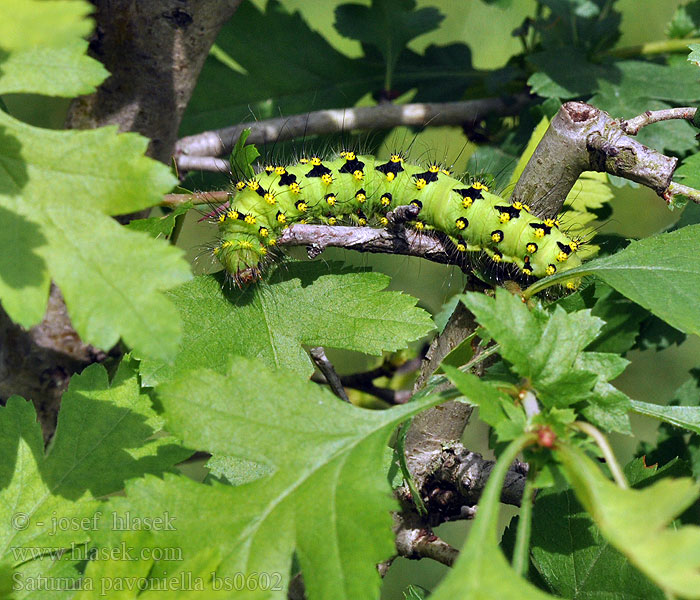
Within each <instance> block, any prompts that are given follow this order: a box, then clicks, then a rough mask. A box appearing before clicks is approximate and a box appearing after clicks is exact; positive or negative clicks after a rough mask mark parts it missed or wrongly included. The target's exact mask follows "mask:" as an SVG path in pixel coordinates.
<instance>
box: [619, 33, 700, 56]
mask: <svg viewBox="0 0 700 600" xmlns="http://www.w3.org/2000/svg"><path fill="white" fill-rule="evenodd" d="M688 44H700V38H688V39H680V40H657V41H655V42H647V43H646V44H637V45H635V46H625V47H623V48H615V49H613V50H610V51H609V52H608V55H609V56H615V57H616V58H631V57H634V56H652V55H655V54H668V53H672V52H688Z"/></svg>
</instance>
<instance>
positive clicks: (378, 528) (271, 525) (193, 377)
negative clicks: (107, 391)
mask: <svg viewBox="0 0 700 600" xmlns="http://www.w3.org/2000/svg"><path fill="white" fill-rule="evenodd" d="M158 396H159V398H160V400H161V402H162V405H163V408H164V415H165V417H166V420H167V422H168V426H169V427H168V428H169V430H171V431H173V432H174V433H176V434H178V435H180V436H181V437H182V438H183V440H185V443H186V444H187V445H188V446H190V447H196V448H198V449H201V450H205V451H208V452H212V453H218V454H224V455H227V456H235V457H240V458H243V459H246V460H253V461H256V462H261V463H264V464H266V465H268V466H269V467H270V470H269V471H267V472H265V473H263V474H261V475H260V476H259V477H258V478H256V479H254V480H252V481H249V482H248V483H245V484H243V485H239V486H236V487H232V486H230V485H224V484H221V483H218V482H216V481H212V482H211V485H205V484H199V483H195V482H194V481H191V480H188V479H185V478H182V477H180V478H175V477H168V476H166V477H165V478H164V479H163V480H160V479H156V478H147V479H145V480H141V481H139V482H134V484H133V485H129V486H128V488H127V497H126V498H112V499H111V500H110V502H109V507H110V508H111V509H113V510H116V511H118V512H119V514H125V513H126V512H128V513H129V514H131V515H133V516H136V515H143V516H145V515H153V514H162V513H163V511H164V510H167V511H168V512H169V514H170V515H172V517H173V519H175V523H176V527H174V528H173V529H172V530H169V531H165V530H163V531H154V532H152V533H153V538H152V540H153V541H152V542H151V543H152V544H155V545H156V546H161V547H162V546H164V545H165V546H168V547H179V548H182V551H183V554H184V556H185V557H191V556H194V555H196V554H197V553H198V552H200V551H202V550H203V549H205V548H211V549H213V550H216V551H218V552H219V555H220V556H221V557H222V562H221V564H220V565H219V566H218V568H217V575H218V576H221V577H223V576H232V575H234V574H235V573H243V574H250V573H255V572H258V573H260V572H267V573H278V574H281V582H282V583H283V585H282V588H281V589H280V590H278V591H277V592H267V593H266V594H263V593H262V592H261V594H260V595H261V596H262V597H266V598H267V597H269V598H283V597H284V591H285V590H286V585H287V583H288V581H289V572H290V566H291V560H292V554H293V553H295V554H296V556H297V558H298V560H299V563H300V565H301V569H302V572H303V573H304V582H305V586H306V593H307V594H308V597H309V598H310V599H311V600H314V599H318V598H331V597H332V598H338V599H341V598H353V599H354V598H373V597H376V596H377V594H378V591H379V586H380V583H381V579H380V577H379V575H378V573H377V570H376V563H378V562H380V561H382V560H385V559H387V558H388V557H389V556H391V554H392V553H393V552H394V544H393V532H392V528H391V525H392V519H391V515H390V510H392V509H395V508H397V504H396V501H395V499H393V498H392V496H391V489H390V486H389V484H388V481H387V477H386V473H384V472H383V471H382V469H377V465H379V464H382V463H383V457H384V453H385V449H386V444H387V441H388V439H389V436H390V435H391V432H392V431H393V429H394V428H395V427H396V426H397V425H398V424H399V423H400V422H402V421H403V420H404V419H407V418H409V417H410V416H412V415H414V414H416V413H417V412H418V411H420V410H422V409H424V408H426V407H428V406H431V405H434V404H436V403H438V402H439V401H440V400H439V399H436V398H433V399H427V400H423V401H418V402H412V403H409V404H407V405H404V406H402V407H396V408H392V409H390V410H386V411H369V410H365V409H359V408H356V407H353V406H351V405H350V404H347V403H343V402H341V401H339V400H338V399H337V398H336V397H335V396H333V395H332V394H330V393H329V392H327V391H325V390H323V389H321V388H319V387H318V386H316V385H313V384H311V383H309V382H307V381H303V380H302V379H301V378H299V377H298V375H296V374H293V373H290V372H286V371H284V370H277V371H273V370H271V369H269V368H267V367H265V366H264V365H263V364H262V363H261V362H260V361H251V360H247V359H244V358H234V359H233V360H231V362H230V364H229V366H228V368H227V370H226V371H225V373H223V374H221V373H215V372H214V371H212V370H208V369H207V370H192V371H189V372H187V373H183V374H182V375H180V376H178V377H176V378H175V379H174V380H173V381H170V382H168V383H166V384H163V385H162V386H159V387H158ZM203 513H206V514H207V515H208V517H207V519H204V520H203V519H201V515H202V514H203ZM98 541H99V540H98ZM171 565H172V562H168V561H166V560H163V561H156V562H155V563H154V565H153V568H152V571H151V576H152V577H159V576H161V575H162V574H163V573H164V572H169V571H170V567H171ZM256 597H257V596H256Z"/></svg>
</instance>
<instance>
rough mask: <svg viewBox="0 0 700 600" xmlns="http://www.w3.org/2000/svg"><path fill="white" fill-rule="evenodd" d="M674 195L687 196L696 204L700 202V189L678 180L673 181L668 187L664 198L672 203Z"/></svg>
mask: <svg viewBox="0 0 700 600" xmlns="http://www.w3.org/2000/svg"><path fill="white" fill-rule="evenodd" d="M674 196H687V197H688V198H690V200H692V201H693V202H695V203H696V204H700V190H696V189H695V188H691V187H688V186H687V185H683V184H682V183H678V182H676V181H672V182H671V184H670V185H669V186H668V188H667V189H666V192H665V193H664V200H666V202H667V203H669V204H670V203H671V200H672V199H673V197H674Z"/></svg>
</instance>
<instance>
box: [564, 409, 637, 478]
mask: <svg viewBox="0 0 700 600" xmlns="http://www.w3.org/2000/svg"><path fill="white" fill-rule="evenodd" d="M572 427H575V428H576V429H578V430H580V431H582V432H583V433H585V434H586V435H588V436H589V437H590V438H592V439H593V441H594V442H595V443H596V445H597V446H598V448H600V450H601V452H602V453H603V456H604V457H605V461H606V463H607V465H608V468H609V469H610V473H611V474H612V476H613V479H614V480H615V483H617V485H618V486H619V487H621V488H622V489H623V490H626V489H628V488H629V484H628V483H627V479H626V478H625V474H624V473H623V472H622V467H620V463H618V462H617V458H615V454H614V453H613V451H612V448H611V447H610V443H609V442H608V439H607V438H606V437H605V436H604V435H603V434H602V433H601V431H600V430H599V429H597V428H596V427H594V426H593V425H591V424H590V423H586V422H585V421H575V422H574V423H572Z"/></svg>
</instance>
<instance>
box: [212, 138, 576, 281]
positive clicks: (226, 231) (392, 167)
mask: <svg viewBox="0 0 700 600" xmlns="http://www.w3.org/2000/svg"><path fill="white" fill-rule="evenodd" d="M235 189H236V191H235V195H234V196H233V199H232V201H231V203H230V206H229V207H228V208H227V209H226V210H223V211H222V212H220V213H219V214H218V217H217V218H218V222H219V242H218V244H217V245H216V246H215V247H214V254H215V255H216V257H217V258H218V259H219V261H220V262H221V264H222V265H223V266H224V268H225V269H226V270H227V271H228V272H229V273H230V274H231V275H232V276H233V277H234V279H236V280H237V281H239V282H242V283H247V282H249V281H253V280H255V279H257V278H259V267H260V265H261V264H264V263H265V262H266V261H267V260H268V258H269V256H270V254H271V252H272V251H273V250H274V246H275V243H276V238H277V237H278V235H279V234H280V232H281V231H282V230H283V229H284V228H285V227H288V226H290V225H292V224H295V223H326V224H330V225H335V224H350V223H354V224H357V225H362V226H364V225H372V226H378V227H381V226H384V225H386V224H387V218H386V215H387V213H389V212H390V211H391V210H393V209H395V208H396V207H397V206H400V205H406V204H411V203H413V204H416V205H417V206H419V207H420V209H421V210H420V213H419V215H418V218H417V219H416V221H414V222H412V223H410V224H409V225H410V226H412V227H414V228H415V229H418V230H422V231H430V230H435V231H440V232H442V233H444V234H446V235H447V236H449V238H450V239H451V240H453V242H454V243H455V247H456V249H457V251H460V252H483V253H485V254H486V255H487V256H488V258H489V259H490V260H491V261H493V262H494V263H497V264H498V263H505V264H508V263H510V264H512V265H515V267H517V271H518V272H519V273H521V274H522V276H523V277H524V278H529V277H533V278H541V277H545V276H547V275H552V274H554V273H556V272H559V271H562V270H567V269H570V268H573V267H575V266H578V265H579V264H581V260H580V258H579V257H578V256H577V255H576V251H577V250H578V249H579V247H580V245H581V242H579V241H577V240H574V239H571V238H569V237H568V236H567V235H566V234H565V233H564V232H562V231H561V230H560V229H559V226H558V222H557V221H556V220H555V219H548V220H542V219H538V218H537V217H535V216H534V215H532V214H531V213H530V211H529V207H527V206H526V205H523V204H521V203H518V202H515V203H512V204H511V203H510V202H508V201H507V200H504V199H503V198H501V197H499V196H497V195H496V194H493V193H491V192H490V191H489V190H488V188H487V187H486V186H485V185H483V184H482V183H479V182H472V183H465V182H463V181H460V180H459V179H455V178H454V177H452V176H451V175H449V172H448V171H446V170H445V169H442V168H441V167H440V165H436V164H430V165H428V166H420V165H413V164H409V163H407V162H406V161H405V160H404V159H403V158H402V157H401V156H399V155H392V156H391V157H390V158H389V159H388V160H378V159H376V158H375V157H373V156H365V155H356V154H355V153H353V152H342V153H341V155H340V157H338V158H335V159H333V160H321V159H320V158H318V157H311V158H310V159H302V160H300V161H299V163H298V164H296V165H293V166H281V165H272V166H268V167H266V169H265V171H264V172H263V173H261V174H259V175H257V176H256V177H255V178H254V179H249V180H246V181H239V182H237V183H236V186H235ZM577 285H578V281H576V280H572V281H571V282H569V283H568V284H567V287H570V288H574V287H576V286H577Z"/></svg>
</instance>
